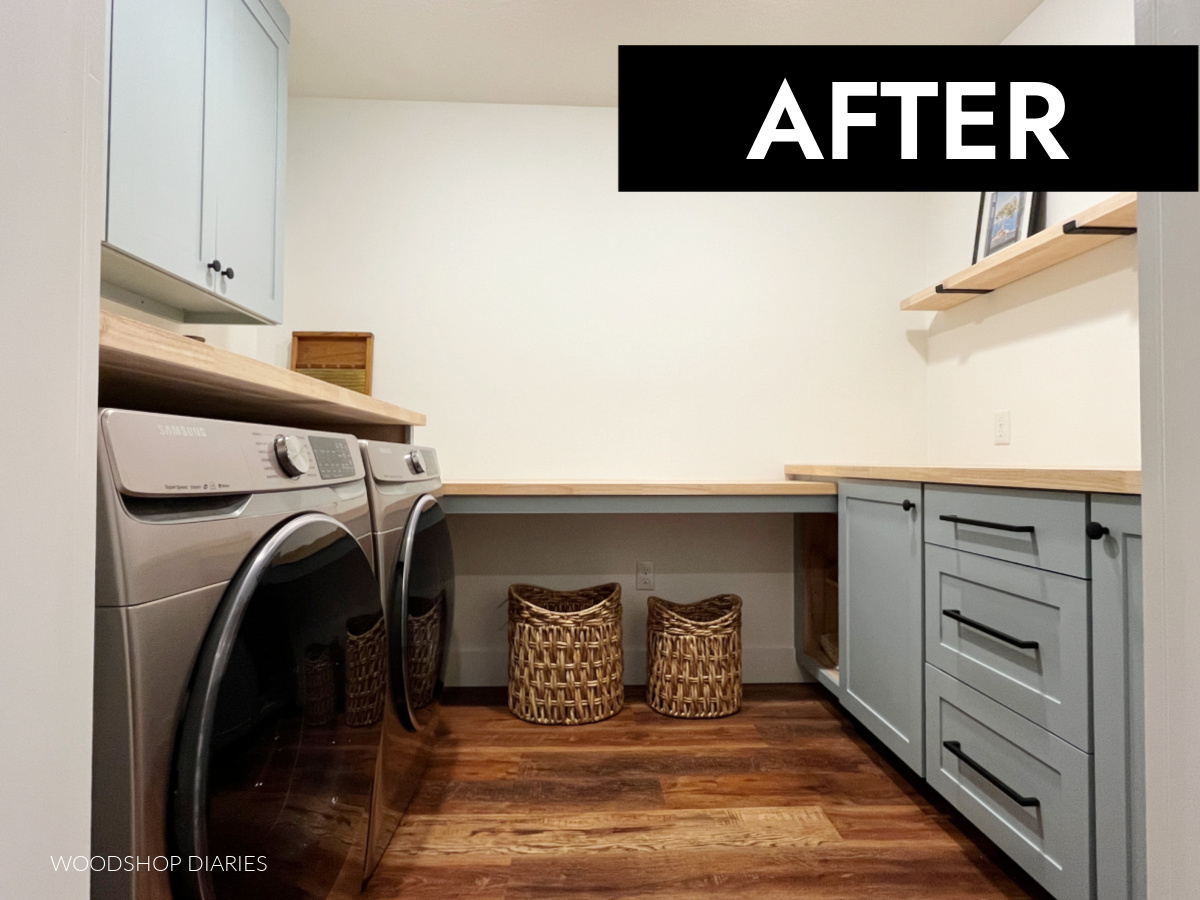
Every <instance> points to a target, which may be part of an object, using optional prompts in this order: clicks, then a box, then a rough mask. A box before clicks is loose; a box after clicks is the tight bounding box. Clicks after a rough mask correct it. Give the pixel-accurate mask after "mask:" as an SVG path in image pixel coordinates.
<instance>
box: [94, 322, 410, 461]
mask: <svg viewBox="0 0 1200 900" xmlns="http://www.w3.org/2000/svg"><path fill="white" fill-rule="evenodd" d="M99 405H100V406H112V407H118V408H121V409H137V410H145V411H148V412H162V413H172V414H175V415H184V416H204V417H208V418H214V419H231V420H234V421H243V422H264V423H270V424H272V425H285V426H290V427H294V428H311V429H319V430H323V431H343V432H349V433H351V434H354V435H356V436H358V437H362V438H369V439H374V440H385V441H405V440H409V439H410V438H411V428H412V427H413V426H415V425H424V424H425V416H423V415H422V414H421V413H418V412H413V411H412V410H410V409H405V408H403V407H401V406H395V405H394V404H391V403H386V402H384V401H383V400H379V399H376V398H375V397H368V396H367V395H365V394H359V393H357V392H355V391H351V390H347V389H346V388H343V387H338V386H337V385H333V384H328V383H326V382H324V381H318V380H317V379H316V378H310V377H309V376H307V375H302V374H300V373H299V372H293V371H291V370H290V369H282V368H280V367H279V366H273V365H271V364H270V363H265V362H262V361H261V360H257V359H252V358H250V357H248V356H242V355H241V354H239V353H233V352H230V351H229V350H222V349H221V348H219V347H213V346H210V345H208V344H205V343H202V342H200V341H196V340H192V339H191V338H187V337H184V336H183V335H179V334H174V333H172V332H170V331H164V330H163V329H161V328H155V327H154V326H153V325H147V324H145V323H143V322H136V321H134V320H133V319H128V318H125V317H124V316H118V315H114V314H112V313H109V312H107V311H101V313H100V397H99Z"/></svg>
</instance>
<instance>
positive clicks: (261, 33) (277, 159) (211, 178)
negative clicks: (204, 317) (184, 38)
mask: <svg viewBox="0 0 1200 900" xmlns="http://www.w3.org/2000/svg"><path fill="white" fill-rule="evenodd" d="M208 31H209V35H210V41H209V60H210V63H209V67H210V72H211V73H212V77H210V79H209V84H208V90H207V94H208V99H207V104H206V105H207V108H208V109H209V110H210V113H209V115H208V116H207V121H206V129H207V132H206V134H205V191H206V194H209V195H210V196H209V197H207V198H206V199H208V200H210V201H211V203H212V208H213V210H214V215H215V221H216V227H215V241H214V244H213V256H214V258H215V259H218V260H220V262H221V270H222V272H228V271H230V270H232V271H233V275H232V277H230V276H228V275H218V276H217V277H216V278H215V279H214V284H213V290H215V291H216V292H217V293H218V294H220V295H221V296H223V297H226V298H228V299H229V300H231V301H233V302H234V303H237V304H238V305H240V306H244V307H246V308H248V309H251V310H253V311H254V312H257V313H260V314H261V315H264V316H266V317H267V318H269V319H273V320H276V321H278V320H280V319H281V318H282V305H283V294H282V265H281V263H282V259H283V248H282V228H281V219H282V199H283V170H284V159H283V150H284V143H285V131H286V128H287V52H286V46H287V45H286V43H285V41H284V37H283V34H282V33H281V32H280V31H279V29H278V27H277V26H276V25H275V23H274V22H273V21H272V20H271V19H270V17H269V16H267V14H266V12H265V10H264V9H263V7H262V5H261V3H259V0H210V2H209V24H208Z"/></svg>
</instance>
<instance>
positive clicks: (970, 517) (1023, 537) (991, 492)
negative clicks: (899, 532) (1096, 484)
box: [925, 485, 1088, 578]
mask: <svg viewBox="0 0 1200 900" xmlns="http://www.w3.org/2000/svg"><path fill="white" fill-rule="evenodd" d="M1086 528H1087V501H1086V497H1085V495H1084V494H1068V493H1063V492H1061V491H1014V490H1008V489H997V488H975V487H953V486H950V485H926V487H925V540H926V541H928V542H929V543H931V544H940V545H941V546H943V547H952V548H954V549H956V550H966V551H968V552H970V553H980V554H982V555H983V556H991V557H993V558H995V559H1006V560H1008V561H1009V562H1016V563H1021V564H1022V565H1026V566H1037V567H1038V568H1039V569H1050V570H1051V571H1053V572H1062V573H1064V574H1066V575H1074V576H1076V577H1077V578H1087V577H1088V568H1087V535H1086V533H1085V529H1086Z"/></svg>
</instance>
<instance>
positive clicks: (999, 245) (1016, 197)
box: [971, 191, 1046, 265]
mask: <svg viewBox="0 0 1200 900" xmlns="http://www.w3.org/2000/svg"><path fill="white" fill-rule="evenodd" d="M1045 215H1046V195H1045V194H1044V193H1042V192H1040V191H1034V192H1026V193H1018V192H1016V191H986V192H984V193H982V194H980V195H979V219H978V221H976V223H975V252H974V254H972V256H971V264H972V265H974V264H975V263H977V262H979V261H980V260H981V259H983V258H985V257H988V256H991V255H992V254H993V253H995V252H996V251H998V250H1003V249H1004V248H1005V247H1010V246H1012V245H1013V244H1015V243H1016V242H1017V241H1020V240H1023V239H1025V238H1027V237H1029V236H1030V235H1031V234H1037V232H1039V231H1041V230H1042V226H1043V224H1044V220H1045Z"/></svg>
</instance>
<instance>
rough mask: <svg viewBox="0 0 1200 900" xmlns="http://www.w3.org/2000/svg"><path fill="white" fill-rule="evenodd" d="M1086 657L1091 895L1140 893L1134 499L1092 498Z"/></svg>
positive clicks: (1142, 853) (1142, 803) (1138, 898)
mask: <svg viewBox="0 0 1200 900" xmlns="http://www.w3.org/2000/svg"><path fill="white" fill-rule="evenodd" d="M1091 517H1092V520H1093V521H1095V522H1099V523H1100V524H1101V525H1103V526H1105V527H1106V528H1108V530H1109V533H1108V535H1107V536H1105V537H1103V538H1101V539H1100V540H1098V541H1093V542H1092V642H1093V648H1092V655H1093V659H1094V670H1093V677H1094V679H1095V686H1094V695H1095V698H1096V705H1095V710H1094V711H1093V717H1094V725H1093V727H1094V729H1095V771H1096V897H1097V898H1098V900H1118V898H1119V900H1126V898H1130V900H1142V898H1145V896H1146V843H1145V842H1146V796H1145V795H1146V787H1145V784H1146V780H1145V757H1144V742H1143V734H1144V733H1145V708H1144V700H1143V693H1142V692H1143V682H1142V517H1141V503H1140V500H1139V498H1134V497H1116V496H1111V497H1110V496H1095V495H1093V497H1092V510H1091Z"/></svg>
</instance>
